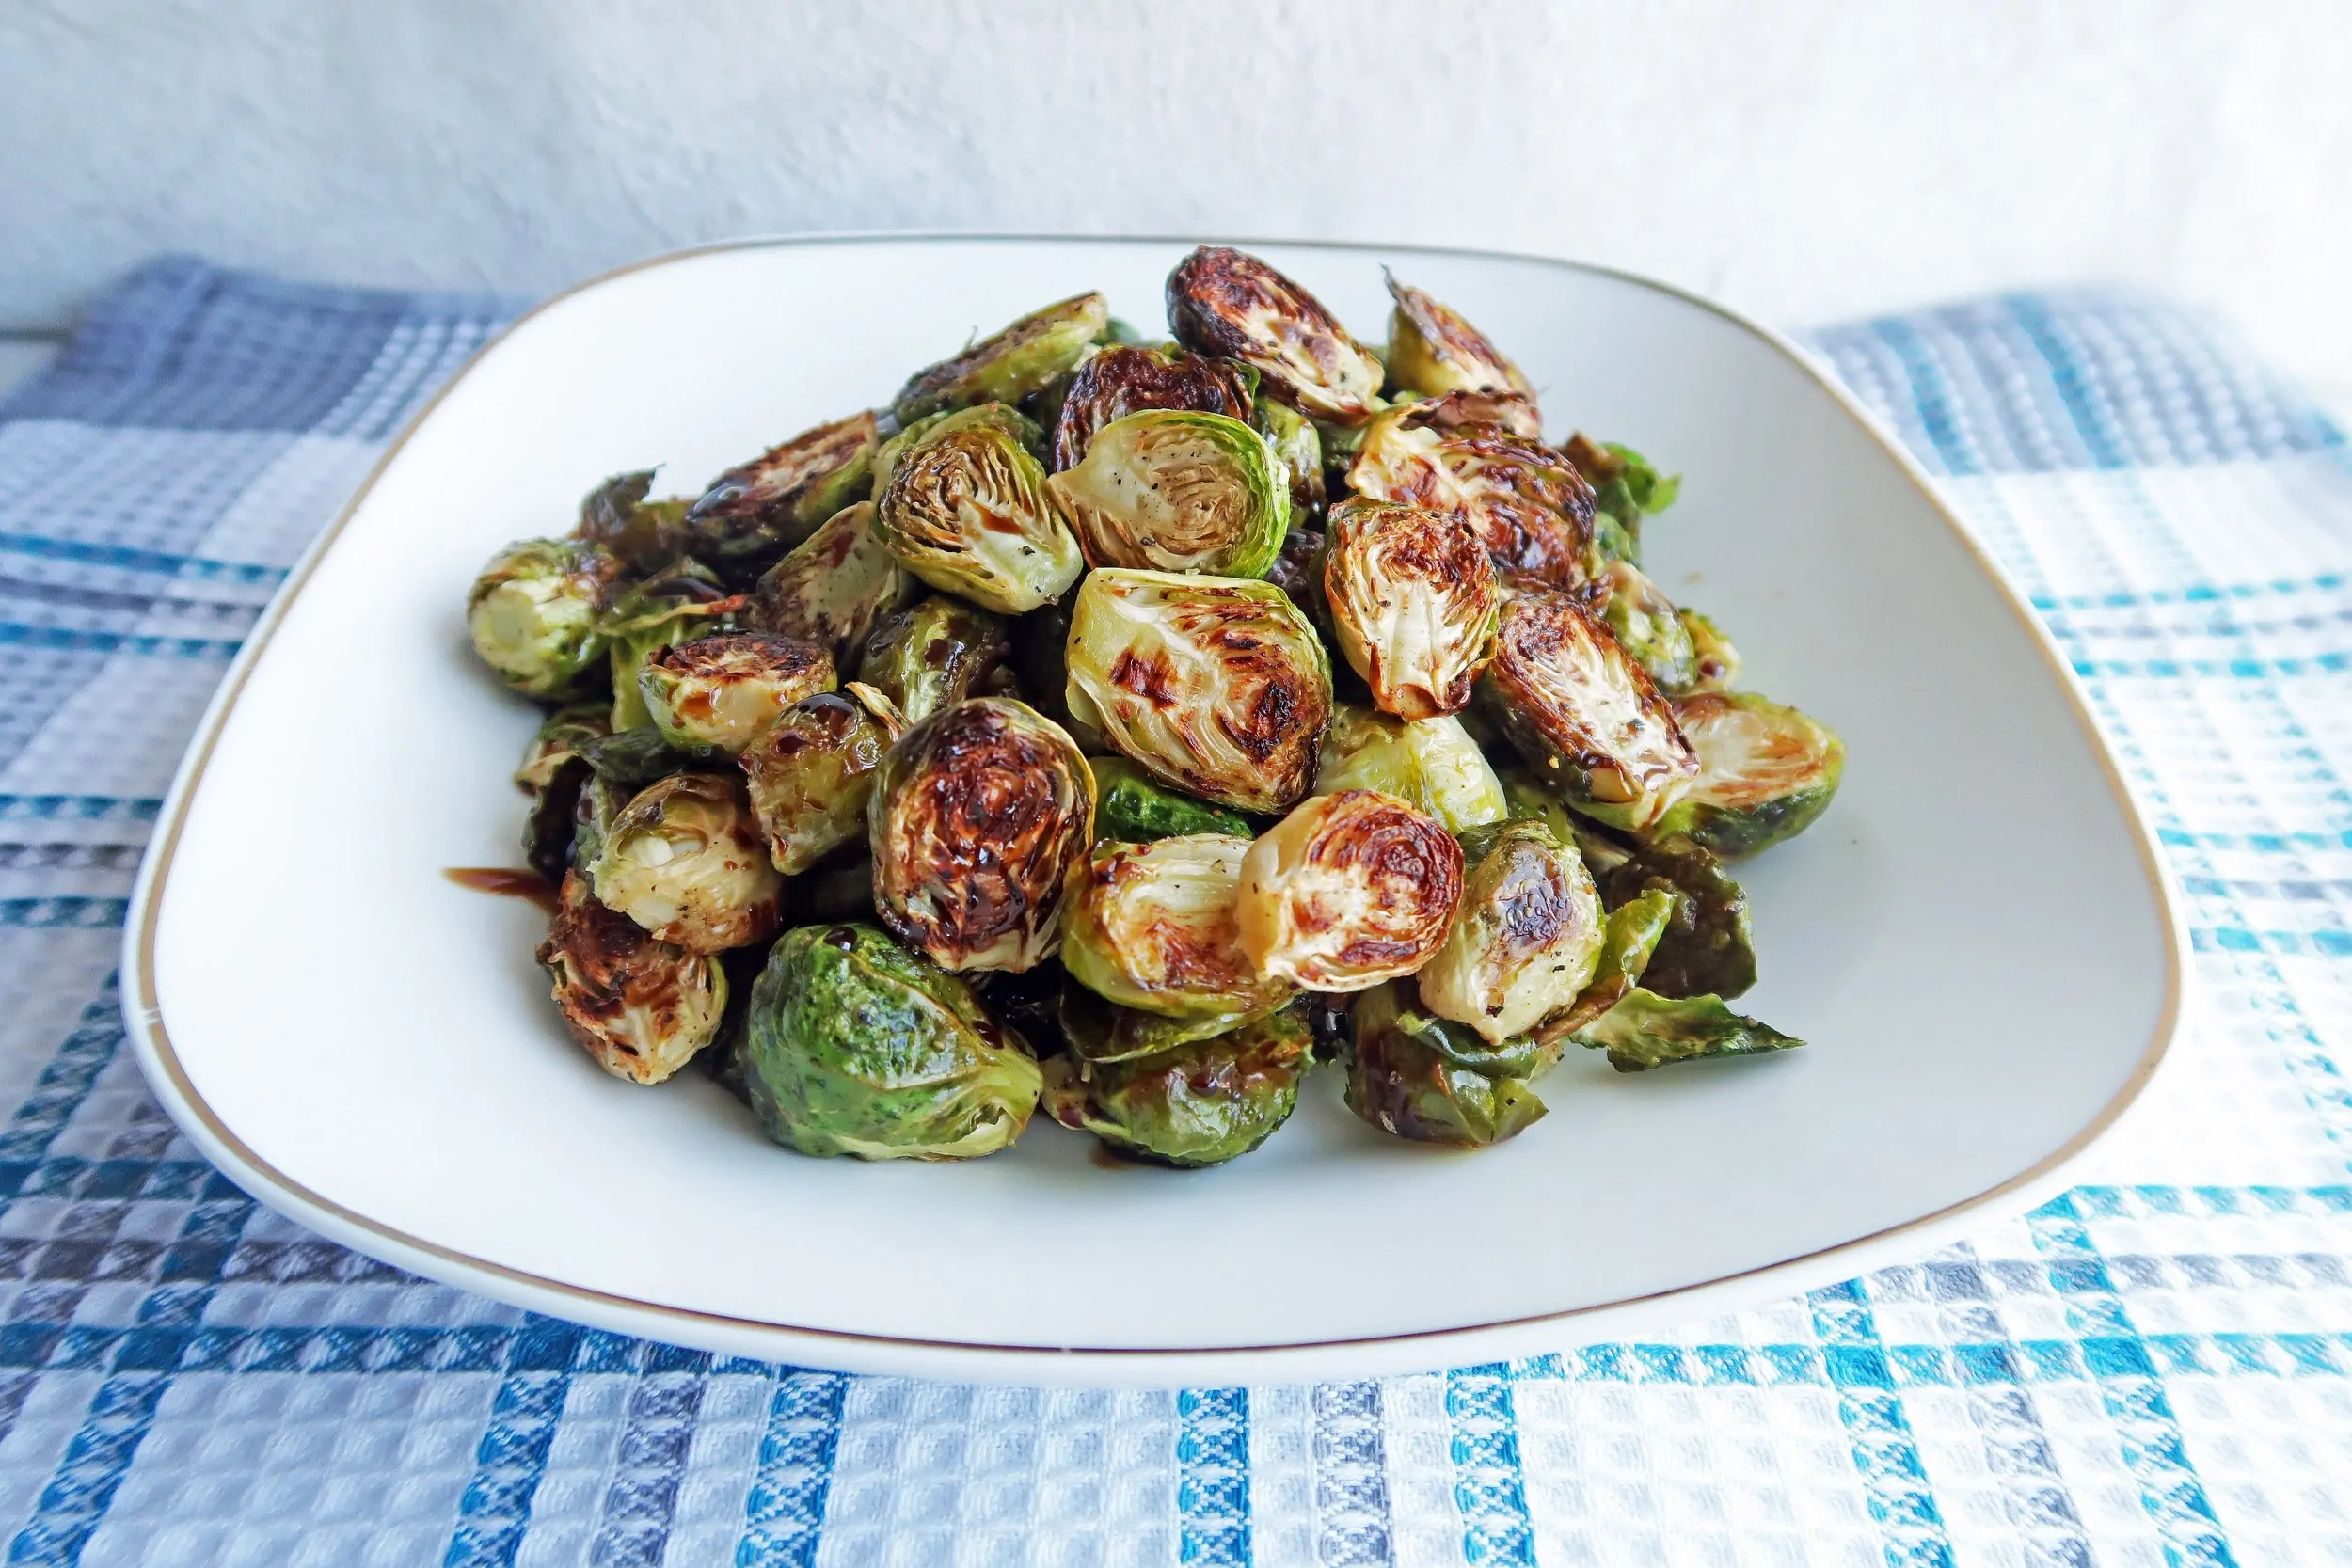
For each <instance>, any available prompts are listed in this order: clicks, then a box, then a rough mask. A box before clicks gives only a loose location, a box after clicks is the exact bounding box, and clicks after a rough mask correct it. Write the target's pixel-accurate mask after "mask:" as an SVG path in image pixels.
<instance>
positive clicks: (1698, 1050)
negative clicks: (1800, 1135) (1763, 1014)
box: [1573, 986, 1804, 1072]
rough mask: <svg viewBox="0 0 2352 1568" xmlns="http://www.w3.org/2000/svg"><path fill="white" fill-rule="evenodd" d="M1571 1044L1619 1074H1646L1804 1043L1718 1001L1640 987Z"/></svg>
mask: <svg viewBox="0 0 2352 1568" xmlns="http://www.w3.org/2000/svg"><path fill="white" fill-rule="evenodd" d="M1573 1038H1574V1039H1575V1040H1576V1043H1577V1044H1579V1045H1582V1046H1589V1047H1591V1048H1592V1049H1593V1050H1596V1051H1606V1052H1608V1053H1609V1065H1610V1066H1611V1067H1613V1068H1615V1069H1617V1070H1618V1071H1619V1072H1647V1071H1648V1070H1649V1069H1652V1068H1655V1067H1664V1066H1666V1065H1667V1064H1668V1063H1670V1062H1694V1061H1698V1060H1700V1059H1701V1058H1703V1057H1708V1056H1757V1055H1762V1054H1763V1053H1766V1052H1768V1051H1792V1050H1794V1049H1796V1048H1797V1047H1798V1046H1801V1045H1803V1044H1804V1041H1803V1040H1801V1039H1794V1038H1791V1037H1789V1036H1787V1035H1784V1034H1782V1033H1781V1032H1780V1031H1779V1030H1777V1029H1774V1028H1773V1027H1772V1026H1771V1025H1770V1024H1766V1023H1758V1022H1756V1020H1754V1019H1752V1018H1742V1017H1740V1015H1739V1014H1738V1013H1735V1012H1733V1011H1732V1010H1731V1009H1730V1008H1729V1007H1726V1006H1724V999H1723V998H1722V997H1720V996H1684V997H1666V996H1661V995H1659V994H1658V993H1657V992H1656V991H1652V990H1645V989H1644V988H1642V987H1640V986H1636V987H1634V988H1633V989H1632V990H1629V991H1627V992H1626V994H1625V996H1624V998H1623V999H1622V1000H1620V1001H1619V1002H1618V1003H1617V1005H1616V1006H1613V1007H1611V1008H1610V1009H1609V1010H1608V1011H1607V1012H1605V1013H1603V1014H1602V1015H1601V1016H1600V1017H1599V1018H1597V1019H1596V1020H1595V1021H1593V1022H1591V1023H1588V1024H1586V1025H1585V1026H1584V1027H1583V1028H1582V1029H1581V1030H1579V1031H1577V1033H1576V1034H1575V1036H1574V1037H1573Z"/></svg>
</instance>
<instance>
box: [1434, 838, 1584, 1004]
mask: <svg viewBox="0 0 2352 1568" xmlns="http://www.w3.org/2000/svg"><path fill="white" fill-rule="evenodd" d="M1602 929H1603V917H1602V914H1601V904H1600V895H1599V893H1598V892H1597V891H1596V889H1595V888H1594V886H1593V879H1592V876H1591V874H1590V873H1589V872H1587V871H1586V870H1585V868H1584V862H1583V861H1582V859H1581V858H1580V857H1579V856H1578V854H1577V852H1576V849H1575V847H1574V846H1572V845H1568V844H1563V843H1562V842H1561V841H1560V840H1559V838H1558V837H1557V836H1556V835H1555V834H1554V833H1553V832H1552V831H1551V830H1550V829H1549V828H1548V827H1546V826H1545V825H1544V824H1543V823H1541V822H1534V821H1523V822H1513V823H1509V824H1507V825H1505V826H1503V827H1502V828H1501V829H1500V830H1499V831H1498V832H1497V834H1496V836H1495V839H1494V843H1493V845H1492V847H1489V848H1487V850H1486V853H1485V854H1484V855H1483V856H1482V857H1480V859H1479V861H1478V863H1477V864H1475V865H1473V866H1471V867H1470V871H1469V873H1468V874H1467V875H1466V876H1465V877H1464V878H1463V879H1462V903H1461V907H1460V909H1459V910H1458V911H1455V913H1454V925H1453V927H1452V928H1451V929H1450V930H1448V931H1447V933H1446V939H1445V945H1444V946H1442V947H1440V948H1438V955H1437V957H1436V958H1431V959H1430V960H1429V962H1428V963H1427V964H1426V965H1425V966H1423V967H1422V971H1421V974H1420V975H1419V977H1418V983H1419V986H1420V990H1421V1005H1422V1007H1423V1008H1424V1009H1425V1010H1427V1011H1429V1012H1432V1013H1435V1014H1437V1015H1438V1017H1439V1018H1446V1019H1452V1020H1453V1021H1454V1022H1456V1023H1461V1024H1466V1025H1468V1026H1469V1027H1470V1028H1471V1029H1473V1030H1475V1031H1476V1032H1477V1033H1478V1034H1480V1035H1483V1036H1485V1037H1486V1039H1487V1040H1488V1041H1489V1042H1490V1043H1492V1044H1496V1045H1501V1044H1502V1042H1503V1041H1505V1040H1507V1039H1509V1038H1510V1037H1512V1036H1514V1035H1523V1034H1526V1033H1527V1032H1528V1031H1529V1030H1531V1029H1533V1028H1534V1027H1535V1026H1536V1025H1537V1024H1539V1023H1541V1022H1544V1021H1545V1020H1546V1019H1549V1018H1551V1017H1553V1016H1555V1015H1556V1014H1559V1013H1562V1012H1565V1011H1566V1010H1567V1009H1568V1008H1569V1007H1570V1006H1574V1005H1575V1002H1576V998H1577V995H1578V993H1579V992H1581V990H1583V989H1584V988H1585V986H1586V985H1587V984H1589V983H1590V982H1591V980H1592V978H1593V970H1594V966H1595V965H1596V964H1597V963H1598V962H1599V960H1600V948H1601V941H1602Z"/></svg>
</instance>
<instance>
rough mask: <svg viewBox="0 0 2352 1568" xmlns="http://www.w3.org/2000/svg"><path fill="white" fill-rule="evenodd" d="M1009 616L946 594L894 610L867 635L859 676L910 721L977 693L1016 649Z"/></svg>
mask: <svg viewBox="0 0 2352 1568" xmlns="http://www.w3.org/2000/svg"><path fill="white" fill-rule="evenodd" d="M1011 647H1012V638H1011V631H1010V628H1009V626H1007V624H1006V622H1005V619H1004V617H1003V616H1000V615H995V614H992V613H991V612H990V611H988V610H982V609H980V608H979V607H978V606H977V605H968V604H965V603H964V602H963V601H961V599H950V598H946V597H945V596H943V595H940V594H932V595H931V596H930V597H929V598H926V599H923V600H921V601H920V602H918V603H916V604H914V605H910V606H909V607H908V608H906V609H905V610H896V611H893V612H892V613H891V614H889V615H885V616H884V617H882V624H881V625H879V626H876V627H875V628H874V630H873V633H872V634H871V635H870V636H868V637H867V638H866V650H865V652H864V654H863V655H861V656H860V657H859V659H858V665H857V678H858V679H859V680H861V681H863V682H865V683H866V685H867V686H870V687H872V688H873V689H875V690H877V691H879V692H881V693H882V695H883V696H884V697H887V698H889V699H890V704H891V706H892V707H894V708H896V709H897V710H898V716H899V718H900V719H901V720H903V721H905V722H906V723H907V724H909V725H914V724H919V723H921V722H922V721H924V720H926V719H929V718H930V716H931V715H932V714H934V713H937V712H938V711H939V710H940V709H941V708H944V707H952V706H954V705H956V704H958V703H960V702H961V701H963V700H964V699H965V698H966V697H970V696H973V695H975V694H976V693H977V691H978V690H979V688H980V683H981V682H982V681H983V680H985V679H987V678H988V676H989V674H990V673H992V672H993V671H995V670H996V669H997V668H998V667H999V666H1001V665H1002V664H1003V663H1004V661H1005V657H1006V656H1007V655H1008V654H1009V652H1010V651H1011Z"/></svg>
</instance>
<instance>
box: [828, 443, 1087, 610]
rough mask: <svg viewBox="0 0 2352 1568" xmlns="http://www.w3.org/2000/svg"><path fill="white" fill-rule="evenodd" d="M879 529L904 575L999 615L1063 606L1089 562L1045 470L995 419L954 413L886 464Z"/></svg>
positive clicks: (878, 510)
mask: <svg viewBox="0 0 2352 1568" xmlns="http://www.w3.org/2000/svg"><path fill="white" fill-rule="evenodd" d="M888 467H889V477H888V479H887V480H886V481H884V482H883V483H882V489H881V491H880V492H879V493H878V495H877V498H876V500H875V512H874V529H875V531H876V533H877V534H878V535H879V536H880V537H881V539H882V544H883V545H885V546H888V547H889V549H890V552H891V553H892V554H893V555H895V556H897V557H898V560H899V562H901V563H903V564H904V565H905V567H906V569H907V570H908V571H910V572H913V573H914V575H915V576H916V577H918V578H922V579H923V580H924V581H925V582H927V583H930V585H931V586H932V587H933V588H936V589H938V590H939V591H940V592H942V593H946V594H960V595H961V596H962V597H964V598H967V599H970V600H971V601H972V602H973V603H975V604H977V605H979V606H981V607H983V608H984V609H988V610H995V611H996V612H997V613H998V614H1000V615H1018V614H1020V613H1022V612H1023V611H1024V610H1035V609H1036V608H1037V607H1038V606H1040V605H1041V604H1045V603H1047V602H1049V601H1051V600H1054V599H1057V598H1059V597H1061V595H1062V594H1064V593H1065V592H1066V591H1067V590H1068V589H1069V587H1070V585H1071V584H1072V583H1073V582H1075V581H1077V580H1078V575H1079V574H1080V573H1081V572H1083V571H1085V570H1086V562H1085V561H1084V560H1083V559H1082V558H1081V557H1080V555H1079V553H1078V542H1077V540H1075V539H1074V538H1073V537H1071V533H1070V529H1069V527H1068V525H1066V524H1065V523H1064V522H1063V521H1062V519H1061V516H1060V515H1059V514H1058V513H1057V512H1056V511H1055V509H1054V504H1053V502H1052V500H1050V499H1048V498H1047V496H1046V493H1045V470H1044V468H1043V467H1041V466H1040V464H1039V463H1038V460H1037V459H1036V458H1035V457H1033V456H1031V455H1030V453H1029V450H1028V448H1027V447H1025V446H1024V445H1023V444H1022V442H1021V440H1020V438H1019V437H1018V436H1015V435H1013V434H1012V432H1011V431H1010V430H1009V429H1008V428H1007V427H1006V425H1005V423H1004V422H1003V420H1001V419H1000V418H998V417H997V415H996V413H995V405H993V404H988V405H983V406H981V407H978V408H971V409H966V410H964V411H962V412H961V413H957V414H950V415H948V416H947V417H946V419H944V420H939V421H938V422H937V423H935V424H933V425H931V426H930V428H929V429H927V430H925V431H924V432H923V433H922V434H921V435H920V436H916V437H915V438H914V440H913V441H912V442H911V443H910V444H909V445H908V446H907V447H906V448H905V449H904V450H903V451H898V452H896V453H894V454H893V455H892V456H891V458H890V459H889V464H888Z"/></svg>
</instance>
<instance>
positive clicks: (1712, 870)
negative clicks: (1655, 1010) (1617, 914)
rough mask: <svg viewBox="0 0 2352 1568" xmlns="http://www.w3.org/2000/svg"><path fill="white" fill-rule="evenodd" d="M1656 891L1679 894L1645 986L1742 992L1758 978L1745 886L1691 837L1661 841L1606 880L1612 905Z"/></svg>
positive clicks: (1698, 992) (1677, 991)
mask: <svg viewBox="0 0 2352 1568" xmlns="http://www.w3.org/2000/svg"><path fill="white" fill-rule="evenodd" d="M1652 889H1662V890H1664V891H1666V892H1669V893H1673V894H1676V895H1678V896H1677V898H1676V900H1675V908H1674V913H1673V914H1672V915H1671V916H1670V917H1669V918H1668V919H1667V922H1666V928H1665V930H1664V931H1663V932H1661V934H1660V936H1659V939H1658V945H1657V947H1656V948H1655V949H1654V950H1652V952H1651V953H1650V956H1649V962H1648V964H1647V966H1646V967H1645V968H1644V970H1643V971H1642V984H1643V985H1645V986H1646V987H1648V988H1649V989H1650V990H1654V991H1656V992H1658V994H1659V995H1661V996H1669V997H1679V996H1702V995H1705V994H1708V992H1712V993H1713V994H1715V995H1717V996H1722V997H1725V998H1729V997H1734V996H1738V995H1739V994H1740V992H1742V991H1744V990H1747V989H1748V988H1749V987H1750V986H1753V985H1755V984H1756V937H1755V933H1754V931H1753V930H1752V929H1751V927H1750V926H1749V922H1748V895H1747V890H1746V889H1744V888H1742V887H1741V886H1740V884H1739V883H1738V882H1736V881H1733V880H1732V879H1731V878H1730V877H1729V876H1728V875H1726V874H1725V872H1724V868H1723V865H1722V863H1720V862H1718V861H1717V860H1716V859H1715V857H1714V856H1713V855H1711V854H1709V853H1708V851H1707V850H1705V849H1703V848H1701V847H1699V846H1698V845H1696V844H1693V843H1692V842H1691V841H1690V840H1689V839H1687V838H1665V839H1660V840H1658V841H1657V842H1656V843H1653V844H1645V845H1644V846H1642V847H1640V848H1638V849H1636V850H1635V851H1634V852H1633V854H1632V856H1631V857H1630V858H1629V859H1628V860H1627V861H1626V862H1625V863H1623V864H1621V865H1619V866H1618V867H1616V869H1614V870H1613V871H1611V872H1609V873H1608V874H1607V875H1606V876H1604V877H1603V878H1602V879H1601V882H1600V891H1601V897H1602V901H1603V902H1605V903H1606V904H1608V905H1609V906H1610V907H1611V908H1612V909H1615V908H1617V907H1619V906H1621V905H1624V904H1627V903H1629V902H1631V901H1632V900H1633V899H1635V898H1638V897H1640V896H1641V895H1643V894H1645V893H1647V892H1649V891H1651V890H1652Z"/></svg>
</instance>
